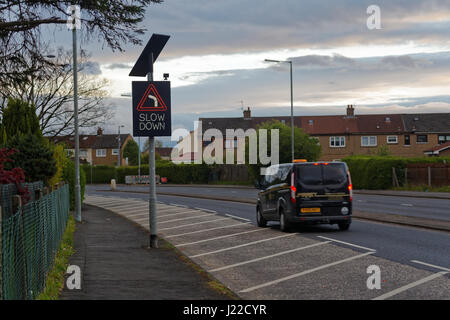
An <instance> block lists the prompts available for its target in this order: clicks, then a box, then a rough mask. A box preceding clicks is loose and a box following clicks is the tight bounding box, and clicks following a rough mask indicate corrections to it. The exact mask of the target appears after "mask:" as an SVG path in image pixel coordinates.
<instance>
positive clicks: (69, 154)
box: [66, 149, 75, 157]
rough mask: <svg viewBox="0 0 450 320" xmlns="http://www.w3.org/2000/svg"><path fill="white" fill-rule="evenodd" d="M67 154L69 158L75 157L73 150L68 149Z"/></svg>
mask: <svg viewBox="0 0 450 320" xmlns="http://www.w3.org/2000/svg"><path fill="white" fill-rule="evenodd" d="M66 153H67V155H68V156H69V157H73V156H74V155H75V150H73V149H66Z"/></svg>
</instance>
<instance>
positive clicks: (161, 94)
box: [132, 81, 172, 137]
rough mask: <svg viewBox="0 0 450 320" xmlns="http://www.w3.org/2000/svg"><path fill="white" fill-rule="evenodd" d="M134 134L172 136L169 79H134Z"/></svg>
mask: <svg viewBox="0 0 450 320" xmlns="http://www.w3.org/2000/svg"><path fill="white" fill-rule="evenodd" d="M132 95H133V136H135V137H163V136H171V134H172V128H171V127H172V122H171V113H170V82H169V81H133V83H132Z"/></svg>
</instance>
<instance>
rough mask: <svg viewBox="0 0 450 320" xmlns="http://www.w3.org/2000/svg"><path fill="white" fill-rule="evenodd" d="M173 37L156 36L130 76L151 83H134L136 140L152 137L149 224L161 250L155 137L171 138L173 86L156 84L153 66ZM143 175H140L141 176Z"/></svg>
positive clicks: (154, 244) (152, 239)
mask: <svg viewBox="0 0 450 320" xmlns="http://www.w3.org/2000/svg"><path fill="white" fill-rule="evenodd" d="M168 40H169V36H166V35H158V34H153V35H152V37H151V39H150V41H149V42H148V43H147V45H146V46H145V48H144V51H142V53H141V55H140V56H139V59H138V60H137V62H136V64H135V65H134V67H133V69H132V70H131V72H130V74H129V75H130V76H140V77H143V76H147V80H148V81H147V82H143V81H133V83H132V92H133V94H132V95H133V136H135V137H141V136H148V141H149V144H148V145H149V150H148V159H149V160H148V161H149V197H148V202H149V224H150V241H149V246H150V248H158V225H157V211H156V178H155V167H156V165H155V137H156V136H170V135H171V134H172V133H171V116H170V107H171V102H170V82H168V81H153V64H154V62H155V61H156V59H157V58H158V56H159V54H160V53H161V51H162V49H163V48H164V46H165V44H166V43H167V41H168ZM139 174H140V173H139Z"/></svg>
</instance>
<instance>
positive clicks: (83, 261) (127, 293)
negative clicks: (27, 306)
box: [60, 205, 230, 300]
mask: <svg viewBox="0 0 450 320" xmlns="http://www.w3.org/2000/svg"><path fill="white" fill-rule="evenodd" d="M82 214H83V220H85V221H84V222H83V223H82V224H77V230H76V232H75V235H74V242H75V251H76V253H75V254H74V255H73V256H72V257H71V259H70V261H69V263H70V264H72V265H77V266H79V267H80V268H81V274H82V288H81V290H69V289H67V288H66V287H65V288H64V290H63V292H62V293H61V297H60V298H61V299H64V300H71V299H76V300H78V299H83V300H84V299H88V300H91V299H139V300H141V299H146V300H147V299H149V300H166V299H168V300H187V299H230V297H228V296H226V295H224V294H221V293H219V292H218V291H215V290H213V289H211V288H210V287H209V286H208V284H207V282H208V281H209V280H208V279H207V278H206V277H204V276H202V275H201V274H199V273H198V272H197V271H195V270H194V269H193V268H192V267H191V266H189V265H188V264H187V263H185V262H184V261H183V260H181V258H180V257H179V256H178V254H177V253H176V252H175V251H174V250H173V249H171V248H169V247H168V244H167V242H165V241H163V240H160V249H147V248H146V244H147V243H148V232H147V231H146V230H144V229H143V228H142V227H140V226H138V225H137V224H135V223H133V222H130V221H129V220H127V219H125V218H123V217H121V216H119V215H117V214H114V213H112V212H110V211H107V210H104V209H101V208H98V207H93V206H88V205H85V206H84V207H83V212H82Z"/></svg>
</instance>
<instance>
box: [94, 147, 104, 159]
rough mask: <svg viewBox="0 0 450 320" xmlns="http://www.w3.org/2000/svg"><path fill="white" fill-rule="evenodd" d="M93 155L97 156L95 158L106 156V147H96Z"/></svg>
mask: <svg viewBox="0 0 450 320" xmlns="http://www.w3.org/2000/svg"><path fill="white" fill-rule="evenodd" d="M95 155H96V156H97V158H102V157H106V149H96V150H95Z"/></svg>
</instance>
